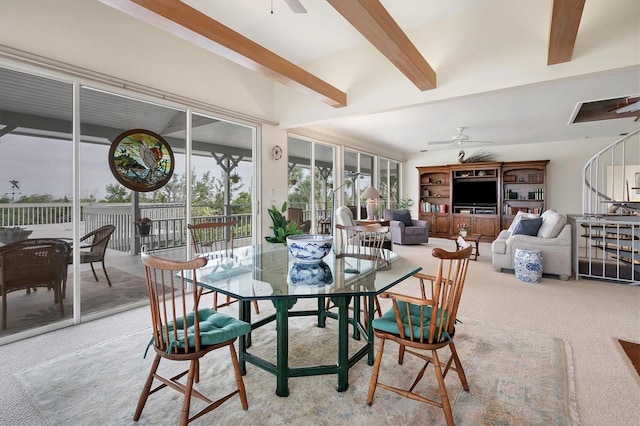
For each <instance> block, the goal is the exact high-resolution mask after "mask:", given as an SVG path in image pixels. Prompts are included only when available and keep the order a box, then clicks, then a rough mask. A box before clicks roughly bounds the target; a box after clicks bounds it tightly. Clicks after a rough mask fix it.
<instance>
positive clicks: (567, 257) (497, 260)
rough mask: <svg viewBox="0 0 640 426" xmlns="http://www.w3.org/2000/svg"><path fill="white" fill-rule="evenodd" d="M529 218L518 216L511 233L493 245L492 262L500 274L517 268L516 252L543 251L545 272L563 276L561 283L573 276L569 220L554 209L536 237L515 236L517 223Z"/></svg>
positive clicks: (503, 234) (503, 235)
mask: <svg viewBox="0 0 640 426" xmlns="http://www.w3.org/2000/svg"><path fill="white" fill-rule="evenodd" d="M526 216H527V215H520V214H519V215H518V216H516V219H514V221H513V224H512V225H511V226H510V227H509V229H507V230H503V231H501V232H500V234H499V235H498V237H497V238H496V239H495V240H494V241H493V243H492V244H491V261H492V264H493V267H494V268H495V270H496V271H502V268H506V269H513V257H514V254H515V252H516V249H518V248H520V249H537V250H541V251H542V263H543V265H542V272H543V273H545V274H555V275H559V278H560V279H561V280H568V279H569V277H570V276H571V225H570V224H568V223H567V217H566V216H565V215H563V214H560V213H558V212H556V211H554V210H547V211H545V212H544V213H543V214H542V216H541V217H542V226H541V227H540V229H539V231H538V234H537V235H536V236H530V235H512V232H513V230H514V229H515V227H516V225H517V222H518V221H519V220H520V219H522V218H523V217H525V218H526Z"/></svg>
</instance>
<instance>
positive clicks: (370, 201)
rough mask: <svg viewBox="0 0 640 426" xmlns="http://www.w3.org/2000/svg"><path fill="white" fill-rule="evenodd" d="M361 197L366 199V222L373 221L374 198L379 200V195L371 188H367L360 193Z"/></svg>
mask: <svg viewBox="0 0 640 426" xmlns="http://www.w3.org/2000/svg"><path fill="white" fill-rule="evenodd" d="M362 196H363V197H364V198H367V220H373V217H374V215H375V211H376V200H374V198H380V193H379V192H378V190H377V189H375V188H374V187H373V186H368V187H367V189H365V190H364V191H363V192H362Z"/></svg>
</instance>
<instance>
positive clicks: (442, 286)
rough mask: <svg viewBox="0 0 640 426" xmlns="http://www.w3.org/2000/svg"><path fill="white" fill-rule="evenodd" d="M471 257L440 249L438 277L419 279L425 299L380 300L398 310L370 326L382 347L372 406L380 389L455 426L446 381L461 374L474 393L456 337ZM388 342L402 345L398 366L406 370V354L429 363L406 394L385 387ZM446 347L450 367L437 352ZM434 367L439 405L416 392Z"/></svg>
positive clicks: (373, 377)
mask: <svg viewBox="0 0 640 426" xmlns="http://www.w3.org/2000/svg"><path fill="white" fill-rule="evenodd" d="M471 251H472V248H471V246H470V245H467V247H466V248H464V249H462V250H459V251H455V252H448V251H445V250H442V249H440V248H435V249H433V252H432V254H433V256H434V257H435V258H437V259H439V262H438V268H437V270H436V275H428V274H423V273H417V274H415V275H414V276H415V277H416V278H418V279H419V280H420V292H421V297H415V296H407V295H403V294H398V293H392V292H385V293H382V294H381V295H380V297H383V298H387V299H391V301H392V302H393V308H392V309H390V310H389V311H387V312H386V313H385V314H384V315H382V317H380V318H376V319H374V320H373V322H372V323H371V325H372V327H373V331H374V333H375V336H376V337H377V338H378V339H380V341H379V343H378V350H377V353H376V357H375V361H374V364H373V369H372V372H371V379H370V381H369V392H368V394H367V404H368V405H371V403H372V402H373V397H374V395H375V392H376V389H377V388H378V387H381V388H383V389H386V390H389V391H391V392H395V393H397V394H398V395H401V396H404V397H406V398H409V399H412V400H415V401H419V402H424V403H428V404H431V405H435V406H437V407H440V408H442V409H443V410H444V416H445V419H446V422H447V425H453V424H454V421H453V413H452V411H451V403H450V401H449V396H448V394H447V388H446V386H445V383H444V378H445V376H446V375H447V372H449V370H453V371H456V372H457V373H458V377H459V378H460V382H461V383H462V388H463V389H464V390H465V391H469V385H468V384H467V378H466V376H465V374H464V369H463V368H462V363H461V362H460V358H459V357H458V353H457V351H456V346H455V344H454V336H455V332H456V329H455V324H456V321H457V318H456V317H457V314H458V304H459V303H460V296H461V295H462V289H463V287H464V283H465V279H466V276H467V267H468V265H469V257H470V256H471ZM426 281H429V282H430V283H431V284H430V286H429V287H428V288H425V282H426ZM388 342H393V343H397V344H398V345H399V350H398V364H399V365H402V363H403V361H404V355H405V353H406V354H411V355H414V356H416V357H418V358H419V359H421V360H422V361H424V365H423V366H422V368H421V369H420V370H419V372H418V375H417V377H416V379H415V380H414V381H413V383H411V384H410V385H408V386H407V387H406V388H405V389H403V388H399V387H396V386H392V385H389V384H385V383H382V382H381V381H380V366H381V364H382V357H383V354H384V349H385V344H386V343H388ZM447 347H448V348H449V352H450V356H449V359H448V360H447V361H446V362H443V361H441V360H440V357H439V355H438V352H440V351H442V350H444V349H445V348H447ZM429 364H433V367H434V372H435V376H436V380H437V382H438V387H439V390H440V401H436V400H433V399H429V398H427V397H426V396H424V395H422V394H420V393H418V391H416V390H415V388H416V385H417V384H418V382H420V380H422V378H423V376H424V373H425V371H426V369H427V367H428V366H429ZM452 364H453V365H452ZM387 374H389V376H388V377H398V374H394V373H393V372H387Z"/></svg>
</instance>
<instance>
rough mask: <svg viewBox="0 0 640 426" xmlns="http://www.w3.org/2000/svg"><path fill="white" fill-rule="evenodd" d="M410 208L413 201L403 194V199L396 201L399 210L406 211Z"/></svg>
mask: <svg viewBox="0 0 640 426" xmlns="http://www.w3.org/2000/svg"><path fill="white" fill-rule="evenodd" d="M411 206H413V200H412V199H411V198H409V196H408V195H407V194H404V197H403V198H401V199H400V201H398V208H399V209H408V208H410V207H411Z"/></svg>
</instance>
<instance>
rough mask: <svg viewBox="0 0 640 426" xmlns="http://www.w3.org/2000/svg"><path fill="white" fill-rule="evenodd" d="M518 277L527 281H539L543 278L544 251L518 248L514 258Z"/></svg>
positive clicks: (514, 267)
mask: <svg viewBox="0 0 640 426" xmlns="http://www.w3.org/2000/svg"><path fill="white" fill-rule="evenodd" d="M513 269H514V270H515V272H516V278H517V279H519V280H520V281H522V282H525V283H539V282H540V280H541V279H542V251H540V250H529V249H520V248H517V249H516V253H515V255H514V258H513Z"/></svg>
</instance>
